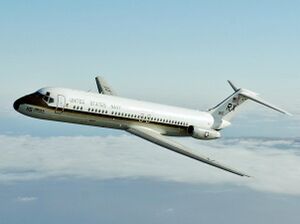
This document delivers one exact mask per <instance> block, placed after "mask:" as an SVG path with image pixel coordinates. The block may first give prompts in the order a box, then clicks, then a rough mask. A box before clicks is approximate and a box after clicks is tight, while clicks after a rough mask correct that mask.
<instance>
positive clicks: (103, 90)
mask: <svg viewBox="0 0 300 224" xmlns="http://www.w3.org/2000/svg"><path fill="white" fill-rule="evenodd" d="M95 79H96V83H97V87H98V92H99V93H100V94H105V95H114V96H116V95H117V94H116V93H115V91H113V89H112V88H111V87H110V86H109V85H108V84H107V82H106V81H105V80H104V79H103V78H102V77H100V76H97V77H96V78H95Z"/></svg>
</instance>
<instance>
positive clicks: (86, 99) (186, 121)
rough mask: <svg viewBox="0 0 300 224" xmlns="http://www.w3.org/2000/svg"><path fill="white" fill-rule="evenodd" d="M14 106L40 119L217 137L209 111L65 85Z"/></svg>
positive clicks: (203, 137)
mask: <svg viewBox="0 0 300 224" xmlns="http://www.w3.org/2000/svg"><path fill="white" fill-rule="evenodd" d="M14 107H15V109H16V110H17V111H18V112H20V113H22V114H24V115H27V116H30V117H35V118H40V119H47V120H54V121H62V122H69V123H76V124H84V125H92V126H99V127H105V128H115V129H122V130H126V129H127V128H128V127H131V126H134V125H139V126H144V127H149V128H151V129H153V130H156V131H158V132H159V133H161V134H163V135H169V136H191V134H192V130H191V128H192V129H193V130H194V129H195V128H197V129H199V130H200V132H199V134H198V135H199V136H196V137H197V138H200V139H215V138H219V137H220V134H219V132H217V131H215V130H213V125H214V118H213V116H212V115H211V114H210V113H208V112H201V111H196V110H190V109H184V108H179V107H174V106H166V105H161V104H156V103H149V102H144V101H138V100H132V99H126V98H121V97H117V96H110V95H104V94H98V93H92V92H84V91H79V90H72V89H66V88H42V89H40V90H38V91H37V92H35V93H33V94H30V95H27V96H24V97H22V98H20V99H18V100H17V101H16V102H15V104H14Z"/></svg>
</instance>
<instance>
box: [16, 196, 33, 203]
mask: <svg viewBox="0 0 300 224" xmlns="http://www.w3.org/2000/svg"><path fill="white" fill-rule="evenodd" d="M36 200H37V197H18V198H17V199H16V201H17V202H23V203H25V202H32V201H36Z"/></svg>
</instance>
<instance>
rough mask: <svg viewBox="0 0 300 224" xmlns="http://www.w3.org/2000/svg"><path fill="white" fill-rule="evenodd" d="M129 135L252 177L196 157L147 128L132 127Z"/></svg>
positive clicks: (181, 146)
mask: <svg viewBox="0 0 300 224" xmlns="http://www.w3.org/2000/svg"><path fill="white" fill-rule="evenodd" d="M127 131H128V132H129V133H131V134H134V135H136V136H138V137H141V138H143V139H145V140H147V141H150V142H152V143H154V144H157V145H159V146H162V147H164V148H166V149H169V150H171V151H173V152H177V153H179V154H181V155H184V156H187V157H190V158H192V159H195V160H198V161H200V162H203V163H206V164H208V165H211V166H214V167H217V168H219V169H222V170H225V171H227V172H230V173H233V174H236V175H239V176H244V177H250V176H248V175H246V174H244V173H242V172H240V171H237V170H235V169H232V168H229V167H227V166H225V165H222V164H220V163H218V162H216V161H215V160H212V159H210V158H208V157H205V156H200V155H198V154H197V155H196V154H194V153H192V152H190V151H189V149H188V148H187V147H185V146H183V145H181V144H179V143H177V142H175V141H172V140H170V139H168V138H167V137H165V136H163V135H161V134H160V133H158V132H156V131H154V130H152V129H150V128H145V127H140V126H135V127H130V128H129V129H128V130H127Z"/></svg>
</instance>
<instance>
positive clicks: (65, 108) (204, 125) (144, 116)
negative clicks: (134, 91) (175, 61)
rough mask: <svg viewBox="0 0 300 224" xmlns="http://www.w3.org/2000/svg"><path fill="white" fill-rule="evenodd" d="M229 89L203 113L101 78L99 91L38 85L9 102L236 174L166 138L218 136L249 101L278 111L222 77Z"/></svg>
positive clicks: (19, 108) (21, 109)
mask: <svg viewBox="0 0 300 224" xmlns="http://www.w3.org/2000/svg"><path fill="white" fill-rule="evenodd" d="M228 82H229V84H230V86H231V87H232V88H233V90H234V93H233V94H232V95H230V96H229V97H227V98H226V99H225V100H223V101H222V102H221V103H219V104H218V105H216V106H215V107H213V108H212V109H210V110H209V111H208V112H201V111H196V110H190V109H184V108H179V107H173V106H166V105H161V104H156V103H149V102H144V101H138V100H131V99H126V98H121V97H118V96H116V94H115V92H114V91H113V90H112V88H111V87H110V86H109V85H108V84H107V83H106V82H105V80H104V79H103V78H101V77H96V84H97V87H98V91H99V93H100V94H99V93H91V92H84V91H79V90H72V89H66V88H49V87H48V88H42V89H40V90H38V91H37V92H35V93H32V94H29V95H26V96H24V97H21V98H20V99H18V100H16V101H15V102H14V108H15V110H16V111H18V112H20V113H22V114H24V115H27V116H30V117H34V118H40V119H46V120H54V121H62V122H69V123H76V124H84V125H92V126H98V127H105V128H115V129H121V130H125V131H127V132H128V133H131V134H133V135H136V136H138V137H140V138H143V139H145V140H147V141H149V142H152V143H154V144H156V145H159V146H162V147H164V148H166V149H169V150H171V151H173V152H176V153H179V154H181V155H184V156H187V157H189V158H192V159H194V160H197V161H200V162H203V163H206V164H208V165H211V166H214V167H217V168H219V169H222V170H225V171H228V172H230V173H234V174H236V175H239V176H248V175H246V174H244V173H243V172H240V171H238V170H235V169H233V168H231V167H228V166H226V165H223V164H221V163H219V162H217V161H215V160H212V159H210V158H208V157H206V156H203V155H200V154H198V153H193V152H192V151H191V150H190V149H189V148H188V147H186V146H184V145H181V144H180V143H178V142H175V141H172V140H171V139H169V138H167V137H165V135H167V136H191V137H194V138H196V139H200V140H211V139H217V138H220V137H221V134H220V132H219V131H220V130H221V129H223V128H225V127H227V126H229V125H230V124H231V123H230V120H231V119H232V118H233V116H235V115H236V113H237V108H238V107H240V106H241V105H242V104H244V102H245V101H247V100H252V101H254V102H256V103H259V104H262V105H264V106H266V107H269V108H271V109H273V110H275V111H278V112H280V113H283V114H289V113H288V112H287V111H285V110H282V109H281V108H279V107H276V106H274V105H272V104H270V103H268V102H266V101H265V100H263V99H262V98H260V97H259V96H258V94H256V93H255V92H252V91H249V90H247V89H243V88H237V87H236V86H235V85H234V84H233V83H232V82H230V81H228Z"/></svg>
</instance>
